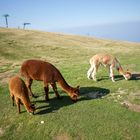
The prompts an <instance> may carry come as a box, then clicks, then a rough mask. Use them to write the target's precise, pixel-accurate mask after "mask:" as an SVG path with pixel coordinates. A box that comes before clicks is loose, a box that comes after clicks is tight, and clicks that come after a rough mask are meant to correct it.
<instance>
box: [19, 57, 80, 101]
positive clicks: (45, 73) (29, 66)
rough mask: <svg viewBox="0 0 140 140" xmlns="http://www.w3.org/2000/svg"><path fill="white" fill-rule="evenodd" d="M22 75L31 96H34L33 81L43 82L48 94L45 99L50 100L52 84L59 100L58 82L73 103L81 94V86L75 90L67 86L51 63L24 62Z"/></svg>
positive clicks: (39, 61)
mask: <svg viewBox="0 0 140 140" xmlns="http://www.w3.org/2000/svg"><path fill="white" fill-rule="evenodd" d="M20 73H21V75H22V76H24V77H25V79H26V85H27V88H28V90H29V92H30V95H31V96H34V95H33V93H32V91H31V84H32V81H33V80H38V81H43V83H44V90H45V93H46V96H45V99H46V100H48V99H49V96H48V91H49V87H48V85H49V84H50V85H51V86H52V88H53V90H54V92H55V94H56V97H57V98H59V97H60V95H59V94H58V92H57V87H56V82H58V84H60V86H61V87H62V88H63V90H64V91H66V92H67V93H68V95H69V96H70V97H71V99H72V100H73V101H76V100H77V96H78V94H79V86H77V87H76V88H73V87H71V86H69V85H68V84H67V82H66V81H65V79H64V78H63V76H62V75H61V73H60V71H59V70H58V69H57V68H56V67H55V66H53V65H52V64H50V63H49V62H45V61H41V60H27V61H25V62H23V64H22V66H21V69H20Z"/></svg>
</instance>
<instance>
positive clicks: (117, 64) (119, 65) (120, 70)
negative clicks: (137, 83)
mask: <svg viewBox="0 0 140 140" xmlns="http://www.w3.org/2000/svg"><path fill="white" fill-rule="evenodd" d="M115 61H116V62H115V65H116V69H117V70H118V72H119V73H120V74H122V75H124V70H123V68H122V66H121V64H120V63H119V61H118V60H117V59H115Z"/></svg>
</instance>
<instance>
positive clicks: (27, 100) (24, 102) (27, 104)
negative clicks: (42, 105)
mask: <svg viewBox="0 0 140 140" xmlns="http://www.w3.org/2000/svg"><path fill="white" fill-rule="evenodd" d="M22 100H23V101H22V102H23V104H24V106H25V108H26V110H27V111H28V110H30V108H31V102H30V100H29V97H23V99H22Z"/></svg>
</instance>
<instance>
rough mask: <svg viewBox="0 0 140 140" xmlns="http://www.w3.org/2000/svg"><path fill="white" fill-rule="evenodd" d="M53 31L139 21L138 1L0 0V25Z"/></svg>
mask: <svg viewBox="0 0 140 140" xmlns="http://www.w3.org/2000/svg"><path fill="white" fill-rule="evenodd" d="M3 14H9V15H10V17H9V18H8V21H9V27H15V28H17V27H18V26H19V27H20V28H22V27H23V25H22V24H23V23H24V22H30V23H31V25H29V26H28V28H30V29H37V30H46V31H47V30H48V31H51V30H52V31H55V30H58V29H61V28H71V27H82V26H92V25H104V24H111V23H121V22H133V21H140V0H0V26H2V27H4V26H5V19H4V17H3V16H2V15H3Z"/></svg>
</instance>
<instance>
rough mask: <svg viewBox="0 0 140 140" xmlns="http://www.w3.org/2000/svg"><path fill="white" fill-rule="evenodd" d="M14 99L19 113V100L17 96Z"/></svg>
mask: <svg viewBox="0 0 140 140" xmlns="http://www.w3.org/2000/svg"><path fill="white" fill-rule="evenodd" d="M15 100H16V105H17V111H18V113H20V100H19V98H17V97H16V98H15Z"/></svg>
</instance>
